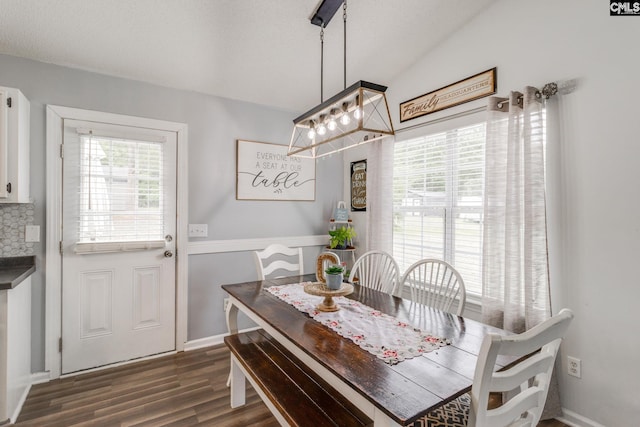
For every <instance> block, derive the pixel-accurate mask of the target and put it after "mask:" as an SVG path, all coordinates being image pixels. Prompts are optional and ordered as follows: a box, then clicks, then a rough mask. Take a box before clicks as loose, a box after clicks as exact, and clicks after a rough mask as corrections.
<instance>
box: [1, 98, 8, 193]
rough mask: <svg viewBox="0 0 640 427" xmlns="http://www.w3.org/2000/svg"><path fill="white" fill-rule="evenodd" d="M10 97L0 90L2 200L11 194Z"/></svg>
mask: <svg viewBox="0 0 640 427" xmlns="http://www.w3.org/2000/svg"><path fill="white" fill-rule="evenodd" d="M8 97H9V94H8V92H7V91H6V90H5V89H3V88H0V199H3V198H6V197H7V196H8V195H9V194H8V193H7V184H8V183H9V181H8V178H7V177H8V172H7V169H8V166H9V165H8V157H9V150H8V137H9V135H8V130H7V129H8V127H7V120H8V117H7V116H8V113H7V98H8Z"/></svg>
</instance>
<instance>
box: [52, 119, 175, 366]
mask: <svg viewBox="0 0 640 427" xmlns="http://www.w3.org/2000/svg"><path fill="white" fill-rule="evenodd" d="M64 125H65V126H64V157H63V233H62V235H63V243H62V248H63V255H62V319H63V320H62V340H63V342H62V373H63V374H66V373H70V372H76V371H79V370H84V369H90V368H94V367H98V366H103V365H108V364H112V363H117V362H121V361H126V360H131V359H135V358H139V357H144V356H149V355H153V354H157V353H163V352H167V351H171V350H174V349H175V295H176V290H175V289H176V287H175V285H176V281H175V257H173V253H174V252H175V239H174V236H175V228H176V134H175V133H174V132H165V131H159V130H150V129H140V128H134V127H127V126H116V125H110V124H105V123H95V122H80V121H75V120H65V121H64Z"/></svg>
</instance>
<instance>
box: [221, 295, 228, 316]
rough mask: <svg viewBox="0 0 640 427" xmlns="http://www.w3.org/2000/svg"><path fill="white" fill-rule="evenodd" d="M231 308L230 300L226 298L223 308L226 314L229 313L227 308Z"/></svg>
mask: <svg viewBox="0 0 640 427" xmlns="http://www.w3.org/2000/svg"><path fill="white" fill-rule="evenodd" d="M228 306H229V298H225V299H223V300H222V308H223V309H224V311H225V313H226V312H227V307H228Z"/></svg>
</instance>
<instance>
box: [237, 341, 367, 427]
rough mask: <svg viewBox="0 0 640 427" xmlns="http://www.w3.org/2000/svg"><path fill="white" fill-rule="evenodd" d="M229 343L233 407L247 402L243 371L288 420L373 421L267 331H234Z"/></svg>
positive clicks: (351, 423)
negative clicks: (237, 332) (238, 332)
mask: <svg viewBox="0 0 640 427" xmlns="http://www.w3.org/2000/svg"><path fill="white" fill-rule="evenodd" d="M224 342H225V344H226V345H227V347H229V350H230V351H231V365H232V372H233V374H232V380H231V387H232V390H231V396H232V402H231V406H232V407H235V406H240V405H243V404H244V387H245V385H244V378H237V376H238V374H240V375H239V376H241V377H243V376H244V377H246V378H247V379H248V380H249V382H250V383H251V384H252V386H253V387H254V388H255V389H256V392H258V394H259V395H260V396H261V397H262V400H263V401H264V402H265V404H266V405H267V406H268V407H269V409H270V410H271V412H272V413H273V414H274V416H275V417H276V418H277V419H278V420H279V421H280V423H281V424H283V425H291V426H309V425H313V426H315V427H321V426H340V427H347V426H372V425H373V422H372V421H371V420H370V419H369V418H368V417H366V416H365V415H364V414H363V413H362V412H361V411H360V410H359V409H357V408H356V407H355V406H354V405H353V404H352V403H351V402H349V401H347V400H346V399H345V398H344V397H343V396H342V395H341V394H340V393H338V392H337V391H336V390H335V389H333V388H332V387H331V386H330V385H329V384H327V383H326V382H325V381H324V380H323V379H322V378H320V376H319V375H317V374H316V373H315V372H313V371H311V370H310V369H309V368H308V367H307V366H306V365H304V364H303V363H302V362H300V361H299V360H298V359H297V358H296V357H295V356H294V355H293V354H291V352H289V351H288V350H287V349H286V348H284V347H283V346H282V345H281V344H280V343H278V342H277V341H276V340H275V339H274V338H273V337H271V336H270V335H269V334H267V333H266V332H265V331H264V330H262V329H259V330H254V331H250V332H244V333H240V334H233V335H229V336H226V337H225V338H224ZM235 368H239V371H238V370H237V369H235ZM242 374H243V375H242ZM234 388H235V389H236V390H234ZM240 388H241V390H239V389H240ZM238 391H239V392H240V394H239V395H240V396H241V397H240V399H238V398H237V397H236V398H235V400H236V402H234V396H238V393H237V392H238ZM238 400H239V401H238Z"/></svg>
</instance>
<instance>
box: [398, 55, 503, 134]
mask: <svg viewBox="0 0 640 427" xmlns="http://www.w3.org/2000/svg"><path fill="white" fill-rule="evenodd" d="M496 74H497V68H495V67H494V68H492V69H490V70H487V71H484V72H482V73H478V74H476V75H475V76H471V77H467V78H466V79H464V80H460V81H459V82H456V83H453V84H450V85H449V86H445V87H442V88H440V89H438V90H434V91H433V92H429V93H425V94H424V95H420V96H418V97H417V98H413V99H410V100H408V101H405V102H403V103H401V104H400V122H406V121H407V120H411V119H415V118H417V117H421V116H424V115H426V114H431V113H435V112H436V111H440V110H444V109H445V108H451V107H454V106H456V105H460V104H464V103H465V102H469V101H473V100H475V99H479V98H482V97H485V96H489V95H493V94H494V93H496V88H497V86H498V83H497V77H496Z"/></svg>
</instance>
